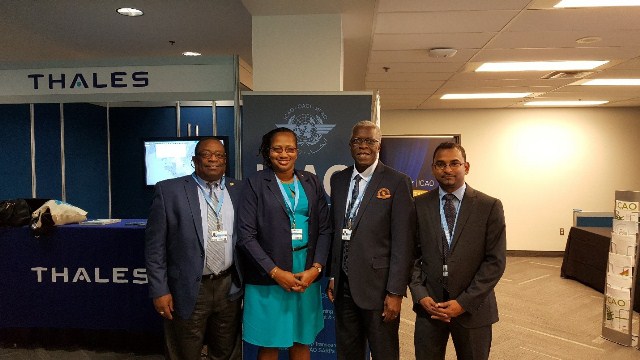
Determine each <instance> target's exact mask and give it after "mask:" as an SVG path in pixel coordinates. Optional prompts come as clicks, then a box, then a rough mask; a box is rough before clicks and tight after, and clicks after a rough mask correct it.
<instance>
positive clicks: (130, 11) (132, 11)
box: [116, 7, 144, 17]
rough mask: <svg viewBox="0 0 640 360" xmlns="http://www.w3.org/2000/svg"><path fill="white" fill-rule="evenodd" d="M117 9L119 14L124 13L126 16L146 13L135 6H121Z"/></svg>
mask: <svg viewBox="0 0 640 360" xmlns="http://www.w3.org/2000/svg"><path fill="white" fill-rule="evenodd" d="M116 11H117V12H118V14H120V15H124V16H132V17H135V16H142V15H144V13H143V12H142V10H138V9H134V8H127V7H123V8H119V9H116Z"/></svg>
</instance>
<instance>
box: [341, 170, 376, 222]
mask: <svg viewBox="0 0 640 360" xmlns="http://www.w3.org/2000/svg"><path fill="white" fill-rule="evenodd" d="M383 178H384V165H383V164H382V162H380V161H378V166H376V169H375V170H374V171H373V175H372V176H371V179H369V184H368V185H367V189H366V190H365V191H364V195H363V197H362V202H361V203H360V207H359V208H358V213H357V214H356V218H355V219H354V221H353V227H352V228H353V229H355V228H357V227H358V223H359V222H360V219H361V218H362V216H363V214H364V212H365V210H366V209H367V205H369V202H370V201H371V199H372V198H373V194H375V193H376V192H377V191H378V188H379V187H380V182H381V181H382V179H383ZM347 201H348V200H347Z"/></svg>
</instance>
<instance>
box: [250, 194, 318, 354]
mask: <svg viewBox="0 0 640 360" xmlns="http://www.w3.org/2000/svg"><path fill="white" fill-rule="evenodd" d="M282 185H283V186H284V187H285V190H286V193H287V195H288V196H289V200H290V201H291V204H293V203H294V198H293V196H292V192H291V191H290V189H289V186H291V187H292V188H293V184H282ZM299 189H300V197H299V199H298V207H297V208H296V212H295V220H296V221H295V223H296V228H301V229H302V231H303V237H302V240H292V247H293V248H295V247H299V246H304V245H306V244H307V241H308V240H309V237H308V235H309V231H308V230H309V217H308V213H309V202H308V201H307V195H306V194H305V193H304V189H302V186H301V185H300V184H299ZM261 231H268V229H261ZM306 260H307V249H306V248H305V249H302V250H298V251H294V252H293V271H292V272H293V273H294V274H295V273H299V272H302V271H304V270H305V263H306ZM242 325H243V336H242V338H243V340H244V341H246V342H248V343H250V344H254V345H258V346H262V347H278V348H286V347H291V346H292V345H293V343H300V344H307V345H310V344H312V343H313V342H314V341H315V339H316V336H317V335H318V333H319V332H320V330H322V328H323V327H324V317H323V314H322V295H321V288H320V283H319V282H315V283H313V284H311V285H309V287H308V288H307V289H306V290H305V292H303V293H298V292H293V291H292V292H287V291H285V290H284V289H283V288H282V287H280V285H251V284H247V285H246V286H245V295H244V318H243V324H242Z"/></svg>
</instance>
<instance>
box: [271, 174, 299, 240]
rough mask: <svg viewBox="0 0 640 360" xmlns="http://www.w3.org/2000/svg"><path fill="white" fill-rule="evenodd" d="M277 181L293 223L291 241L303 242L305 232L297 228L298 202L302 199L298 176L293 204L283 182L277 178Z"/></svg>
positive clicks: (294, 178)
mask: <svg viewBox="0 0 640 360" xmlns="http://www.w3.org/2000/svg"><path fill="white" fill-rule="evenodd" d="M276 181H277V182H278V187H279V188H280V192H281V193H282V197H283V199H284V202H285V205H286V206H285V207H286V210H287V215H289V219H290V221H291V240H302V237H303V232H302V229H297V228H296V209H297V208H298V200H299V199H300V190H299V181H298V177H297V176H295V175H294V176H293V186H294V189H291V192H292V194H293V198H294V199H293V200H294V202H293V204H292V203H291V201H290V200H289V196H288V195H287V192H286V191H285V189H284V186H283V185H282V181H280V179H278V177H277V176H276Z"/></svg>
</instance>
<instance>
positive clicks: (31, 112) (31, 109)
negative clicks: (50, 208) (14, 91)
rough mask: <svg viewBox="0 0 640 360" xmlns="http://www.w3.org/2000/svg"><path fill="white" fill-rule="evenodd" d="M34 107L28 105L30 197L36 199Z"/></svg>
mask: <svg viewBox="0 0 640 360" xmlns="http://www.w3.org/2000/svg"><path fill="white" fill-rule="evenodd" d="M35 112H36V110H35V105H34V104H29V121H30V128H31V197H32V198H36V197H37V196H36V194H37V190H38V188H37V178H36V126H35V124H36V116H35Z"/></svg>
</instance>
